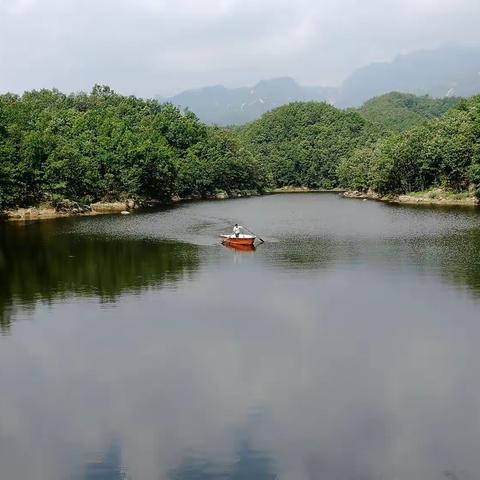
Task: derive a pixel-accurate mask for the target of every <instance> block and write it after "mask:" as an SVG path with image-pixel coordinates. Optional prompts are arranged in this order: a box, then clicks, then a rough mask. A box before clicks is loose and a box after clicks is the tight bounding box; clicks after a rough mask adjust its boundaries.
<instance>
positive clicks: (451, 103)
mask: <svg viewBox="0 0 480 480" xmlns="http://www.w3.org/2000/svg"><path fill="white" fill-rule="evenodd" d="M460 100H461V99H460V98H458V97H444V98H432V97H430V96H428V95H424V96H417V95H412V94H409V93H400V92H391V93H387V94H385V95H381V96H379V97H374V98H372V99H370V100H368V101H367V102H365V103H364V104H363V105H362V107H360V108H359V110H358V111H359V113H360V115H362V117H363V118H365V119H366V120H368V121H370V122H374V123H376V124H378V125H382V126H383V127H384V128H385V129H387V130H390V131H394V132H402V131H404V130H408V129H409V128H412V127H415V126H417V125H419V124H420V123H423V122H425V121H426V120H431V119H433V118H438V117H440V116H442V115H443V114H444V113H446V112H448V110H450V109H451V108H453V107H455V106H456V105H457V104H458V103H459V102H460Z"/></svg>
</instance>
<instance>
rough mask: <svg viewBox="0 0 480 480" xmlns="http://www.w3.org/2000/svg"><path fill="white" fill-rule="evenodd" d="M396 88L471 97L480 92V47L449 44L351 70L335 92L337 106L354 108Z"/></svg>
mask: <svg viewBox="0 0 480 480" xmlns="http://www.w3.org/2000/svg"><path fill="white" fill-rule="evenodd" d="M392 91H398V92H404V93H414V94H416V95H431V96H433V97H445V96H459V97H470V96H472V95H474V94H476V93H479V92H480V46H478V45H477V46H459V45H456V46H455V45H450V46H446V47H442V48H438V49H436V50H421V51H416V52H412V53H409V54H407V55H401V56H399V57H397V58H395V60H393V61H392V62H384V63H374V64H371V65H368V66H366V67H363V68H360V69H358V70H356V71H354V72H353V73H352V74H351V75H350V76H349V77H348V78H347V79H346V80H345V81H344V82H343V83H342V85H341V86H340V87H339V89H338V91H337V93H336V95H335V105H336V106H338V107H357V106H360V105H361V104H362V103H363V102H365V101H366V100H368V99H369V98H372V97H374V96H378V95H382V94H384V93H388V92H392Z"/></svg>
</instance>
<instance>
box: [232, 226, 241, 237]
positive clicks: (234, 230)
mask: <svg viewBox="0 0 480 480" xmlns="http://www.w3.org/2000/svg"><path fill="white" fill-rule="evenodd" d="M233 233H234V234H235V235H236V234H237V233H240V226H235V227H233Z"/></svg>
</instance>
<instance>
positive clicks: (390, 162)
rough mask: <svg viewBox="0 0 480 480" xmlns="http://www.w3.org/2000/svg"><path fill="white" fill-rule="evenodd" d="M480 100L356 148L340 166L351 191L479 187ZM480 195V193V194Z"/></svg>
mask: <svg viewBox="0 0 480 480" xmlns="http://www.w3.org/2000/svg"><path fill="white" fill-rule="evenodd" d="M479 165H480V96H478V97H472V98H471V99H469V100H468V101H462V102H460V103H459V104H458V106H457V107H456V108H454V109H452V110H450V111H449V112H447V113H446V114H445V115H444V116H442V117H440V118H438V119H433V120H430V121H429V122H426V123H424V124H422V125H420V126H417V127H415V128H412V129H410V130H407V131H405V132H402V133H398V134H394V135H390V136H388V137H386V138H383V139H380V140H379V141H378V142H377V144H376V145H375V146H374V148H371V149H363V150H356V151H355V152H354V153H353V154H352V155H351V156H350V157H349V158H346V159H343V160H342V162H341V163H340V165H339V167H338V174H339V176H340V178H341V182H342V184H343V185H345V186H346V187H348V188H356V189H360V190H367V189H368V188H372V189H374V190H375V191H377V192H379V193H384V194H386V193H409V192H413V191H421V190H426V189H429V188H431V187H444V188H447V189H450V190H453V191H459V192H460V191H466V190H468V189H470V188H474V189H476V190H477V191H478V190H479V187H480V166H479ZM479 196H480V195H479Z"/></svg>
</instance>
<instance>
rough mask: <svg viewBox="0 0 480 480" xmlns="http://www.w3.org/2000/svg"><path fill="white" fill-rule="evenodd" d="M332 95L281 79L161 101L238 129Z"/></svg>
mask: <svg viewBox="0 0 480 480" xmlns="http://www.w3.org/2000/svg"><path fill="white" fill-rule="evenodd" d="M335 91H336V90H335V88H329V87H304V86H301V85H299V84H298V83H297V82H296V81H295V80H293V79H292V78H289V77H281V78H275V79H272V80H263V81H261V82H259V83H257V84H256V85H255V86H253V87H242V88H232V89H229V88H225V87H224V86H223V85H216V86H213V87H205V88H200V89H197V90H188V91H185V92H182V93H180V94H178V95H175V96H174V97H170V98H161V99H160V100H162V101H167V102H171V103H173V104H175V105H178V106H179V107H181V108H188V109H189V110H191V111H192V112H194V113H195V114H196V115H197V116H198V117H199V118H200V119H201V120H203V121H204V122H206V123H210V124H212V123H215V124H218V125H240V124H243V123H246V122H250V121H252V120H255V119H257V118H259V117H260V116H261V115H262V114H263V113H265V112H268V111H269V110H272V109H274V108H276V107H279V106H281V105H285V104H287V103H290V102H294V101H325V100H329V99H330V98H331V97H332V95H334V94H335Z"/></svg>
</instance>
